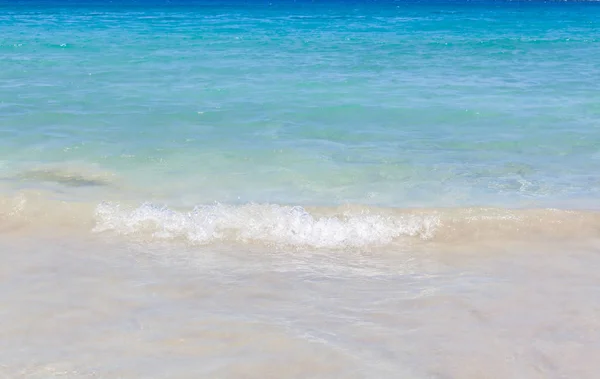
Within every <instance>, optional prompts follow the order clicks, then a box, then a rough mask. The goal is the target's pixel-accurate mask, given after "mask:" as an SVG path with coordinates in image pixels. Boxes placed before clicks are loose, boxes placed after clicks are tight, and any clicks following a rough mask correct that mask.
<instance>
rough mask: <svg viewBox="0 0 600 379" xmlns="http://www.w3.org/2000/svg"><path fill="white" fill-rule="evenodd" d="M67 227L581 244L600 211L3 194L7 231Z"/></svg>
mask: <svg viewBox="0 0 600 379" xmlns="http://www.w3.org/2000/svg"><path fill="white" fill-rule="evenodd" d="M42 230H46V231H51V232H53V233H54V232H57V231H59V230H60V231H63V232H64V233H67V234H74V233H78V232H79V233H88V234H89V233H94V234H96V235H99V236H109V237H110V236H121V237H123V238H126V239H132V240H143V241H173V242H183V243H186V244H191V245H196V246H205V245H218V244H237V245H242V246H243V245H248V244H252V245H262V246H270V247H286V248H287V247H297V248H310V249H344V248H371V247H373V248H376V247H389V248H396V247H403V246H414V245H415V244H435V245H436V247H441V246H465V245H473V244H477V243H479V244H481V243H488V242H489V243H495V244H498V243H500V244H502V243H504V242H507V241H528V242H536V241H538V242H544V243H547V242H548V241H554V240H557V239H562V240H570V241H579V240H581V239H585V238H587V239H595V238H598V237H599V236H600V212H595V211H582V210H580V211H574V210H558V209H502V208H452V209H450V208H448V209H445V208H426V209H401V208H377V207H370V206H361V205H346V206H340V207H302V206H289V205H278V204H253V203H250V204H240V205H231V204H209V205H199V206H197V207H195V208H193V209H175V208H170V207H167V206H163V205H157V204H152V203H142V204H141V205H131V204H124V203H118V202H101V203H92V202H70V201H59V200H55V199H52V198H51V197H50V196H48V195H44V194H42V193H39V192H21V193H19V194H17V195H15V196H4V197H2V196H0V233H10V232H14V231H21V232H24V233H35V232H38V231H42Z"/></svg>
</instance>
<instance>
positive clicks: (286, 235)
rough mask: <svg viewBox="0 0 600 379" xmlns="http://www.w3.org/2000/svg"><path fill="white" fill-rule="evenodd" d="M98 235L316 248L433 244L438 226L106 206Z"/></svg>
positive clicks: (246, 208)
mask: <svg viewBox="0 0 600 379" xmlns="http://www.w3.org/2000/svg"><path fill="white" fill-rule="evenodd" d="M96 220H97V225H96V227H95V231H100V232H103V231H116V232H118V233H120V234H137V233H144V232H145V233H150V234H152V236H154V237H155V238H158V239H185V240H187V241H190V242H193V243H199V244H207V243H212V242H216V241H235V242H260V243H266V244H275V245H292V246H307V247H315V248H334V247H335V248H337V247H359V246H366V245H382V244H388V243H390V242H392V241H393V240H394V239H396V238H399V237H402V236H408V237H417V238H420V239H424V240H427V239H430V238H432V237H433V236H434V234H435V230H436V228H437V226H438V225H439V218H438V217H437V216H435V215H399V216H396V217H390V216H385V215H381V214H376V213H372V212H361V213H358V214H352V213H349V212H346V213H343V214H339V215H331V216H326V215H323V216H317V215H313V214H311V213H309V212H308V211H307V210H306V209H305V208H303V207H300V206H282V205H276V204H246V205H240V206H232V205H223V204H215V205H203V206H198V207H196V208H194V209H193V210H192V211H189V212H180V211H175V210H172V209H169V208H167V207H161V206H156V205H153V204H143V205H142V206H140V207H138V208H134V209H126V208H123V207H121V206H120V205H119V204H111V203H103V204H100V205H99V206H98V207H97V209H96Z"/></svg>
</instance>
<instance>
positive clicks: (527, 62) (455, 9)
mask: <svg viewBox="0 0 600 379" xmlns="http://www.w3.org/2000/svg"><path fill="white" fill-rule="evenodd" d="M599 20H600V6H598V5H596V4H594V3H550V4H539V3H504V2H479V3H476V4H472V5H467V4H465V3H450V2H449V3H444V2H436V3H418V2H381V3H362V2H359V3H349V4H345V3H340V2H327V1H326V2H320V3H317V4H307V3H302V2H301V3H288V2H280V3H275V4H270V5H269V4H267V3H256V4H255V3H252V4H242V3H216V2H195V3H193V4H187V3H177V4H172V5H168V4H163V3H158V2H156V3H148V4H145V5H143V4H139V3H121V4H119V3H115V4H111V5H110V6H103V5H101V4H98V3H85V2H83V3H79V4H75V5H70V6H66V5H63V4H62V3H59V2H56V3H54V2H38V3H29V2H27V3H17V4H14V3H13V4H11V3H6V2H3V3H2V5H1V8H0V30H1V33H0V83H2V85H1V86H0V170H1V172H2V174H3V178H4V180H3V183H4V184H5V185H6V186H8V187H9V188H12V189H13V190H14V189H15V188H17V189H19V188H23V187H32V186H33V187H36V188H37V187H40V186H42V187H43V186H52V189H53V190H57V188H58V189H61V188H62V187H73V186H72V185H71V186H69V184H73V183H70V182H69V181H67V180H62V181H59V180H55V179H56V177H57V175H54V174H52V173H49V174H48V173H47V171H52V170H59V171H60V170H67V171H69V172H70V173H73V172H76V174H72V175H77V177H82V178H85V177H87V176H89V175H91V174H90V173H91V172H94V173H98V172H101V173H102V175H109V176H110V178H111V181H115V182H118V183H119V185H120V187H119V188H118V189H117V190H115V191H114V192H120V193H121V195H124V194H125V193H126V194H127V196H128V197H130V198H131V199H136V200H139V201H140V202H141V201H158V202H162V203H167V204H178V205H185V206H193V205H197V204H207V203H211V202H214V201H218V202H223V203H228V204H229V203H246V202H259V203H262V202H268V203H275V204H292V205H303V206H307V205H308V206H310V205H338V204H345V203H352V204H367V205H381V206H394V207H414V206H436V207H438V206H470V205H482V206H487V205H494V206H507V207H511V206H518V207H521V206H524V207H536V206H563V205H566V206H572V205H574V204H577V205H578V206H583V207H586V208H590V207H594V206H595V205H596V204H595V198H596V197H597V196H598V192H599V191H600V170H599V168H600V148H599V146H600V128H599V127H600V124H599V120H600V91H598V83H600V21H599ZM32 170H33V171H35V172H39V171H40V170H42V171H44V172H46V173H47V175H30V173H31V171H32ZM24 173H25V175H24ZM69 175H71V174H69ZM94 175H96V174H94ZM24 177H26V178H25V179H24ZM63 179H64V178H63ZM54 182H60V183H58V184H56V183H54ZM94 183H95V182H94V181H91V183H88V182H86V181H85V180H83V181H82V184H83V185H81V186H78V187H83V188H79V189H77V191H79V192H81V193H83V192H85V191H89V190H90V188H87V187H93V184H94ZM86 184H91V185H89V186H88V185H86ZM96 187H99V186H96ZM65 190H66V189H65ZM77 191H74V192H73V194H72V195H73V196H77V193H79V192H77ZM94 196H97V197H98V200H102V199H103V198H104V197H105V196H104V195H103V194H102V193H101V192H100V193H98V194H95V195H94ZM581 204H583V205H581Z"/></svg>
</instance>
